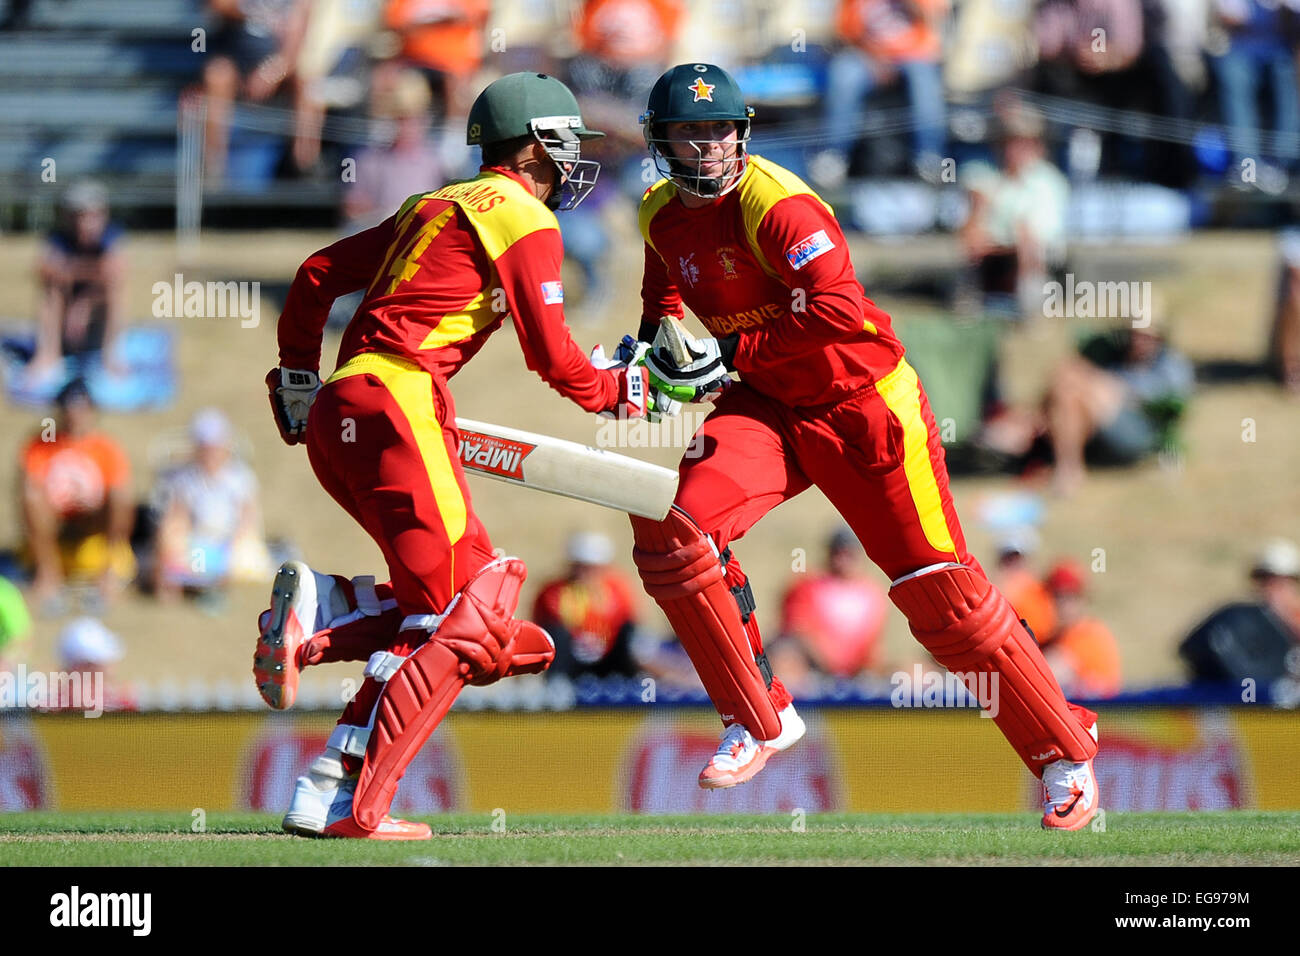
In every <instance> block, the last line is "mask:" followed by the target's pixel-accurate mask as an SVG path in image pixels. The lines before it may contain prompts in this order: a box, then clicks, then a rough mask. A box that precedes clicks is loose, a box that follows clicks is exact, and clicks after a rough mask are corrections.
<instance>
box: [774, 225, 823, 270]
mask: <svg viewBox="0 0 1300 956" xmlns="http://www.w3.org/2000/svg"><path fill="white" fill-rule="evenodd" d="M834 248H835V241H834V240H833V239H831V237H830V236H828V235H826V230H825V229H818V230H817V231H816V232H814V233H813V234H812V235H811V236H805V237H804V238H803V239H800V240H799V241H798V242H796V243H795V244H794V245H793V246H791V247H790V248H789V249H787V250H785V258H786V260H787V261H788V262H789V263H790V268H792V269H795V270H799V269H802V268H803V267H804V266H806V265H807V264H808V263H810V262H812V261H813V260H814V259H816V258H817V257H818V256H820V255H821V254H822V253H823V252H829V251H830V250H832V249H834Z"/></svg>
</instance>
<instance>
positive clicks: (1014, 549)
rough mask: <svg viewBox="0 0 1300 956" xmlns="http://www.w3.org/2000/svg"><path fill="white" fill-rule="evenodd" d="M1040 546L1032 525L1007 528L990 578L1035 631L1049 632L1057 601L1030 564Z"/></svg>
mask: <svg viewBox="0 0 1300 956" xmlns="http://www.w3.org/2000/svg"><path fill="white" fill-rule="evenodd" d="M1037 550H1038V535H1037V534H1036V533H1035V532H1034V529H1033V528H1020V529H1017V530H1015V531H1012V532H1008V533H1007V534H1005V535H1003V537H1002V540H1001V541H1000V542H998V563H997V567H996V568H995V569H994V572H993V574H992V575H990V578H991V580H992V581H993V583H994V584H996V585H997V586H998V590H999V591H1001V592H1002V593H1003V594H1005V595H1006V597H1007V600H1008V601H1010V602H1011V606H1012V607H1013V608H1015V609H1016V613H1017V614H1019V615H1020V617H1021V619H1022V620H1023V621H1024V622H1025V623H1026V624H1028V625H1029V629H1030V630H1031V631H1033V632H1034V634H1035V635H1048V634H1051V633H1052V632H1053V631H1055V630H1056V605H1055V603H1054V602H1053V601H1052V595H1051V594H1050V593H1048V590H1047V587H1046V585H1044V584H1043V582H1042V581H1041V580H1040V579H1039V577H1038V575H1037V574H1036V573H1035V572H1034V569H1033V568H1032V567H1031V566H1030V563H1029V559H1030V557H1031V556H1032V555H1033V553H1034V552H1035V551H1037Z"/></svg>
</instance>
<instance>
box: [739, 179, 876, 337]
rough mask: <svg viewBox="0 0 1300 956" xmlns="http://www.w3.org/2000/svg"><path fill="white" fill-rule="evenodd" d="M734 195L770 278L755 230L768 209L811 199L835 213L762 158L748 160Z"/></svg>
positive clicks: (804, 186) (771, 270)
mask: <svg viewBox="0 0 1300 956" xmlns="http://www.w3.org/2000/svg"><path fill="white" fill-rule="evenodd" d="M736 192H737V193H739V194H740V213H741V216H742V217H743V218H744V221H745V236H746V238H747V239H748V240H749V248H750V250H751V251H752V252H753V253H754V258H756V259H757V260H758V264H759V265H760V266H761V267H762V268H763V271H764V272H766V273H767V274H768V275H770V276H772V277H773V278H776V277H777V271H776V269H774V268H773V267H772V264H771V263H770V262H768V261H767V258H766V257H765V256H764V255H763V250H762V249H760V248H759V246H758V227H759V225H761V224H762V222H763V217H764V216H766V215H767V213H768V210H770V209H771V208H772V207H773V206H775V205H776V204H777V203H779V202H780V201H781V200H782V199H785V198H787V197H789V196H812V197H813V198H814V199H816V200H817V201H818V202H819V203H821V204H822V205H823V206H825V207H826V211H827V212H828V213H830V214H831V215H834V214H835V210H834V209H832V208H831V207H830V206H829V205H828V204H827V203H826V201H825V200H824V199H822V198H821V197H820V196H818V195H817V194H816V193H815V192H813V190H812V189H811V187H809V186H808V184H807V183H805V182H804V181H803V180H802V179H800V178H799V177H798V176H796V175H795V174H794V173H792V172H790V171H789V170H788V169H782V168H781V167H780V166H777V165H776V164H775V163H769V162H768V161H767V160H766V159H764V158H763V157H761V156H750V157H749V163H748V164H747V165H746V167H745V172H744V175H742V176H741V177H740V185H738V186H737V187H736ZM871 331H873V332H874V331H875V330H874V329H872V330H871Z"/></svg>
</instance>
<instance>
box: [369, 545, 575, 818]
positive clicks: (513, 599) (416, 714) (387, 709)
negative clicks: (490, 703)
mask: <svg viewBox="0 0 1300 956" xmlns="http://www.w3.org/2000/svg"><path fill="white" fill-rule="evenodd" d="M527 575H528V571H527V569H526V568H525V567H524V563H523V562H522V561H520V560H518V559H514V558H512V559H510V560H507V561H500V562H495V563H493V564H490V565H488V566H487V567H486V568H484V569H483V570H482V571H480V572H479V573H478V574H477V575H475V576H474V577H473V578H471V579H470V580H469V582H468V583H467V584H466V585H465V586H464V587H463V588H462V589H461V590H460V593H459V594H458V596H457V597H456V599H455V603H454V604H453V605H452V608H451V610H450V611H449V612H447V616H446V617H444V618H443V619H442V622H441V623H440V624H439V625H438V628H437V630H435V631H434V632H433V635H432V636H431V637H430V639H429V640H428V642H427V643H425V644H422V645H421V646H420V647H419V648H417V649H416V650H415V652H414V653H413V654H411V655H410V656H409V657H408V658H407V659H406V662H405V663H403V664H402V666H401V667H400V668H398V670H397V672H396V673H395V674H394V675H393V676H392V677H391V678H390V679H389V681H388V682H387V683H386V684H384V686H383V690H382V691H381V692H380V695H379V701H378V703H377V704H376V710H375V716H374V726H373V727H372V729H371V732H370V739H369V741H368V742H367V744H366V756H365V761H364V763H363V764H362V767H361V777H360V779H359V780H358V781H357V789H356V796H355V797H354V799H353V801H352V818H353V819H354V820H356V822H357V824H358V825H359V826H361V827H362V828H364V829H366V830H373V829H375V828H376V827H378V826H379V821H380V820H382V819H383V817H384V814H386V813H387V812H388V809H389V807H390V806H391V805H392V802H393V795H394V794H395V793H396V792H397V785H398V783H399V782H400V781H401V779H402V774H404V773H405V772H406V768H407V766H408V765H409V764H410V762H411V761H412V760H414V759H415V755H416V753H418V752H419V750H420V748H421V747H422V746H424V742H425V741H426V740H428V739H429V737H430V735H431V734H432V733H433V731H434V730H435V729H436V728H437V726H438V724H439V723H440V722H441V721H442V718H443V717H445V716H446V714H447V711H448V709H450V707H451V705H452V702H453V701H455V699H456V695H457V694H459V693H460V691H461V688H463V687H464V686H465V685H466V684H475V685H481V684H490V683H493V682H494V681H497V680H500V679H501V678H502V677H509V676H512V675H514V674H535V673H539V672H540V671H544V670H545V669H546V668H547V667H549V666H550V664H551V661H552V660H554V658H555V645H554V644H553V643H552V642H551V639H550V636H549V635H548V634H547V633H546V632H545V631H544V630H542V629H541V628H540V627H538V626H537V625H536V624H532V623H530V622H527V621H516V620H515V619H514V618H513V617H512V615H513V614H514V611H515V608H516V607H517V606H518V604H519V591H520V589H521V588H522V587H523V583H524V579H525V578H526V577H527Z"/></svg>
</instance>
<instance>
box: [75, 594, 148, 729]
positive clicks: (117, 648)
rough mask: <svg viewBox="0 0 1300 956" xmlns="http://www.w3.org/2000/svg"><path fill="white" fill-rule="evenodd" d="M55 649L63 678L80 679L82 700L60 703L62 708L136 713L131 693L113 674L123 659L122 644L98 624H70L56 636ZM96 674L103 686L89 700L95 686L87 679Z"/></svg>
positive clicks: (84, 620)
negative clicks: (97, 694) (95, 696)
mask: <svg viewBox="0 0 1300 956" xmlns="http://www.w3.org/2000/svg"><path fill="white" fill-rule="evenodd" d="M58 647H59V667H60V669H61V670H62V671H63V672H64V673H65V674H73V673H80V674H82V675H83V677H82V682H81V686H82V699H81V700H80V701H62V702H59V703H61V705H62V706H63V707H64V708H73V707H75V708H76V709H78V710H89V709H102V710H104V711H105V712H109V711H120V710H128V711H133V710H137V709H138V703H137V701H136V695H135V691H134V689H132V688H131V686H130V685H129V684H123V683H121V682H120V681H118V680H117V678H116V676H115V675H114V674H113V668H114V666H115V665H116V664H118V663H119V662H120V661H121V660H122V658H124V657H125V656H126V651H125V649H124V648H123V647H122V641H121V639H120V638H118V636H117V635H116V634H114V633H113V632H112V631H110V630H109V629H108V628H106V627H105V626H104V625H103V624H102V623H101V622H100V621H99V620H97V619H96V618H93V617H79V618H75V619H73V620H72V621H69V622H68V625H67V626H66V627H65V628H64V629H63V630H62V631H61V632H60V633H59V639H58ZM95 674H99V675H102V676H101V677H100V678H99V679H98V680H99V681H101V682H102V683H99V685H98V691H99V693H100V694H101V695H102V696H100V697H99V698H98V699H97V700H90V699H89V697H90V696H92V695H93V694H94V693H95V690H96V685H95V682H94V680H93V679H92V680H88V679H87V678H89V677H90V676H91V675H95Z"/></svg>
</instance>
